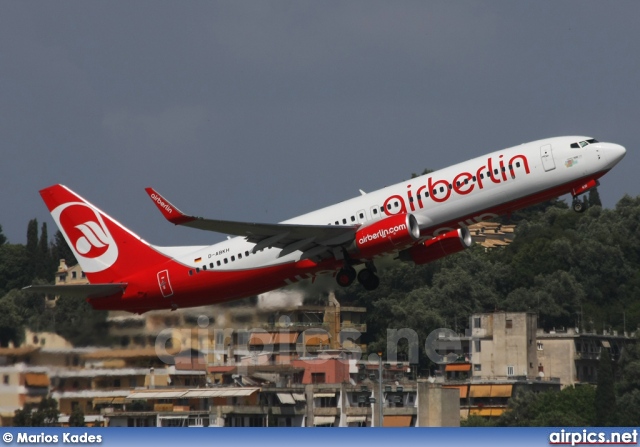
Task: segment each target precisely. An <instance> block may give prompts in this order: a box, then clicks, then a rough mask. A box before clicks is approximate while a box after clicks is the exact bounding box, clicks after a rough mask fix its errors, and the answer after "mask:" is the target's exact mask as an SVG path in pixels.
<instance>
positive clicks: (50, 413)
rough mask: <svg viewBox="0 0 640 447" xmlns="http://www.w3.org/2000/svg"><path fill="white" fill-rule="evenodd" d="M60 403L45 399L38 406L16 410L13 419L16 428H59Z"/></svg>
mask: <svg viewBox="0 0 640 447" xmlns="http://www.w3.org/2000/svg"><path fill="white" fill-rule="evenodd" d="M59 415H60V411H58V401H57V400H55V399H54V398H53V397H45V398H44V399H42V400H41V401H40V403H39V404H38V405H37V406H36V405H30V404H27V405H25V406H24V408H22V409H21V410H16V412H15V416H14V417H13V426H14V427H57V426H58V416H59Z"/></svg>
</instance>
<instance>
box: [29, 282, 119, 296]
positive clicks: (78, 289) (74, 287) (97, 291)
mask: <svg viewBox="0 0 640 447" xmlns="http://www.w3.org/2000/svg"><path fill="white" fill-rule="evenodd" d="M126 288H127V283H124V282H122V283H116V284H64V285H59V286H52V285H42V286H27V287H25V288H23V289H22V290H24V291H27V292H38V293H47V294H51V295H65V296H74V297H75V296H79V297H83V298H106V297H108V296H113V295H116V294H118V293H123V292H124V289H126Z"/></svg>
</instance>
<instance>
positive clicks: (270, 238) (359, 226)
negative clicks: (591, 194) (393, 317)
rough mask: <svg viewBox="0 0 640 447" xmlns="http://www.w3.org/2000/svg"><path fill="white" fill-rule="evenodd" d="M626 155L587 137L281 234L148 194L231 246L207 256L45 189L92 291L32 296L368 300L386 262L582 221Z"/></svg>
mask: <svg viewBox="0 0 640 447" xmlns="http://www.w3.org/2000/svg"><path fill="white" fill-rule="evenodd" d="M624 155H625V148H624V147H622V146H620V145H617V144H612V143H602V142H599V141H597V140H595V139H593V138H590V137H584V136H570V137H557V138H549V139H546V140H539V141H534V142H531V143H527V144H522V145H520V146H515V147H512V148H508V149H503V150H500V151H497V152H492V153H490V154H488V155H485V156H482V157H478V158H474V159H472V160H468V161H465V162H462V163H459V164H456V165H454V166H451V167H448V168H445V169H441V170H439V171H436V172H432V173H430V174H426V175H422V176H420V177H416V178H412V179H411V180H408V181H404V182H401V183H398V184H395V185H392V186H388V187H386V188H383V189H380V190H377V191H374V192H370V193H364V192H362V193H361V195H360V196H358V197H356V198H353V199H350V200H346V201H343V202H340V203H338V204H336V205H331V206H328V207H326V208H322V209H319V210H317V211H313V212H311V213H308V214H304V215H302V216H298V217H295V218H293V219H290V220H287V221H285V222H282V223H279V224H268V223H266V224H265V223H246V222H232V221H225V220H213V219H205V218H201V217H195V216H190V215H187V214H184V213H182V212H181V211H180V210H178V208H176V207H175V206H174V205H172V204H171V203H170V202H169V201H168V200H167V199H165V198H164V197H163V196H161V195H160V194H159V193H158V192H156V191H155V190H153V189H152V188H147V189H146V191H147V193H148V194H149V196H150V197H151V199H152V200H153V202H154V203H155V204H156V206H157V207H158V209H159V210H160V212H161V213H162V214H163V216H164V217H165V218H166V219H167V220H168V221H169V222H171V223H173V224H175V225H184V226H187V227H192V228H196V229H200V230H206V231H214V232H219V233H226V234H229V235H233V236H238V237H235V238H230V239H228V240H225V241H224V242H220V243H217V244H214V245H211V246H185V247H158V246H154V245H151V244H149V243H147V242H145V241H144V240H142V239H141V238H140V237H138V236H137V235H135V234H134V233H132V232H131V231H129V230H128V229H126V228H125V227H124V226H123V225H121V224H120V223H118V222H117V221H115V220H114V219H112V218H111V217H109V216H108V215H107V214H105V213H103V212H102V211H100V210H99V209H98V208H96V207H95V206H94V205H92V204H90V203H89V202H87V201H86V200H84V199H83V198H81V197H80V196H78V195H77V194H76V193H74V192H73V191H71V190H70V189H68V188H67V187H65V186H62V185H53V186H50V187H48V188H45V189H43V190H41V191H40V194H41V196H42V198H43V200H44V202H45V204H46V205H47V207H48V208H49V211H50V212H51V215H52V216H53V219H54V221H55V222H56V224H57V225H58V227H59V228H60V230H61V232H62V234H63V235H64V237H65V239H66V241H67V243H68V244H69V247H70V248H71V249H72V250H73V253H74V254H75V256H76V259H77V260H78V262H79V263H80V266H81V267H82V269H83V271H84V272H85V274H86V277H87V279H88V280H89V283H90V284H87V285H80V286H77V285H67V286H31V287H30V289H31V290H35V291H41V292H45V293H55V294H57V295H65V294H74V295H77V294H81V295H83V296H85V297H86V298H87V300H88V301H89V303H90V304H91V305H92V306H93V307H94V308H95V309H105V310H127V311H130V312H136V313H142V312H145V311H148V310H152V309H177V308H182V307H191V306H201V305H207V304H213V303H219V302H223V301H230V300H235V299H240V298H244V297H248V296H252V295H257V294H260V293H264V292H267V291H270V290H274V289H277V288H280V287H284V286H287V285H290V284H293V283H296V282H298V281H302V280H307V279H311V280H313V279H314V278H315V277H317V276H318V275H326V274H330V275H334V276H335V278H336V281H337V283H338V284H339V285H340V286H343V287H344V286H348V285H350V284H351V283H352V282H353V281H355V280H356V279H357V280H358V282H359V283H360V284H362V286H363V287H365V288H366V289H368V290H372V289H375V288H376V287H377V286H378V284H379V279H378V276H377V275H376V268H375V262H376V259H378V258H380V257H382V256H387V255H394V256H395V257H396V258H399V259H401V260H404V261H409V262H414V263H415V264H424V263H427V262H431V261H434V260H436V259H439V258H442V257H443V256H446V255H449V254H452V253H456V252H458V251H461V250H464V249H465V248H468V247H470V246H471V237H470V234H469V231H468V230H467V226H468V225H470V224H473V223H475V222H481V221H485V220H490V219H493V218H495V217H497V216H500V215H504V214H508V213H511V212H513V211H515V210H517V209H520V208H524V207H527V206H530V205H533V204H536V203H539V202H542V201H546V200H549V199H551V198H555V197H558V196H561V195H563V194H567V193H570V194H572V196H573V197H574V204H573V207H574V209H575V210H576V211H583V204H582V201H579V200H577V197H578V196H580V195H581V194H583V193H585V192H587V191H588V190H590V189H592V188H594V187H596V186H597V185H598V179H599V178H600V177H601V176H603V175H604V174H605V173H606V172H608V171H609V170H610V169H611V168H613V166H615V165H616V164H617V163H618V162H619V161H620V160H621V159H622V158H623V157H624ZM356 267H358V268H359V272H356Z"/></svg>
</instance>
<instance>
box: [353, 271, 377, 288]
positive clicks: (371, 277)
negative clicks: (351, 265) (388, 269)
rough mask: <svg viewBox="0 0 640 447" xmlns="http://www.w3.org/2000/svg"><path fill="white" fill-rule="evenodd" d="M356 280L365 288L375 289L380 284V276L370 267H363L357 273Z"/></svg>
mask: <svg viewBox="0 0 640 447" xmlns="http://www.w3.org/2000/svg"><path fill="white" fill-rule="evenodd" d="M358 282H359V283H360V284H362V287H364V288H365V290H375V289H377V288H378V286H379V285H380V278H378V275H376V274H375V272H374V271H373V270H372V269H370V268H368V267H367V268H364V269H362V270H360V273H358Z"/></svg>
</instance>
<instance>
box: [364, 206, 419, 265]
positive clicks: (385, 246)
mask: <svg viewBox="0 0 640 447" xmlns="http://www.w3.org/2000/svg"><path fill="white" fill-rule="evenodd" d="M419 238H420V227H419V226H418V222H417V221H416V218H415V216H413V215H412V214H404V213H403V214H394V215H393V216H389V217H387V218H385V219H382V220H379V221H377V222H374V223H372V224H371V225H367V226H366V227H363V228H361V229H359V230H358V231H357V232H356V238H355V242H354V245H355V251H356V252H357V256H359V257H362V258H372V257H374V256H376V255H380V254H383V253H387V252H392V251H397V250H402V249H403V248H406V247H407V246H408V245H411V244H412V243H414V242H415V241H417V240H418V239H419Z"/></svg>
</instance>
